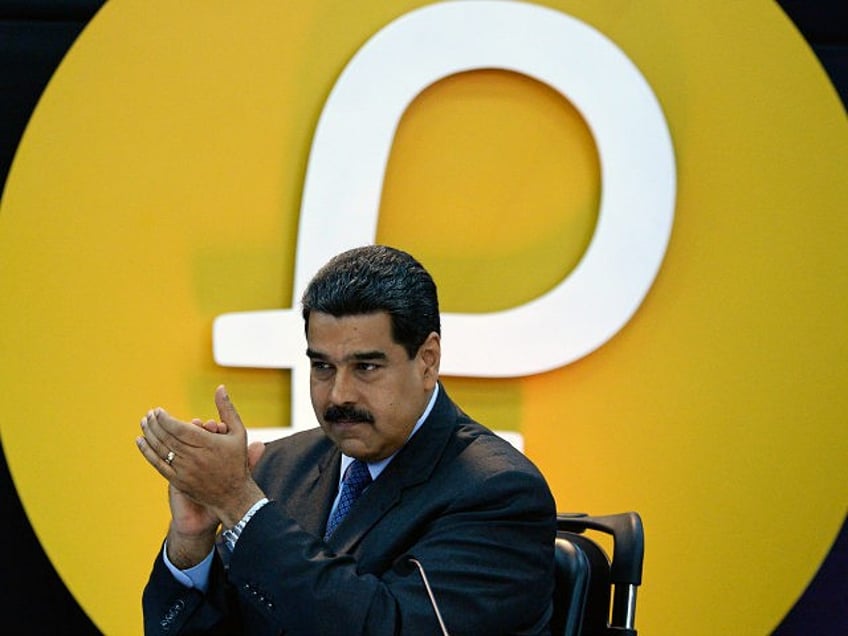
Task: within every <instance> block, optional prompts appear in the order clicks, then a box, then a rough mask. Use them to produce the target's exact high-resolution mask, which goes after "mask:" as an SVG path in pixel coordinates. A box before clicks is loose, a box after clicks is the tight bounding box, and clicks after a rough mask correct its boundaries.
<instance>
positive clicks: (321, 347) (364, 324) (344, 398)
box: [306, 312, 441, 461]
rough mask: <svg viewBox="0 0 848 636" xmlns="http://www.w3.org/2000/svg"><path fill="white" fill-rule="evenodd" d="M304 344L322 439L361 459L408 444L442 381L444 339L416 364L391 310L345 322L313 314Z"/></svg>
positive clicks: (430, 343) (432, 340) (435, 339)
mask: <svg viewBox="0 0 848 636" xmlns="http://www.w3.org/2000/svg"><path fill="white" fill-rule="evenodd" d="M306 341H307V346H308V348H307V352H306V353H307V355H308V356H309V358H310V360H311V361H312V371H311V379H310V391H311V395H312V408H313V409H314V410H315V416H316V417H317V418H318V422H319V423H320V425H321V428H322V429H323V430H324V433H325V434H326V435H327V436H328V437H329V438H330V439H331V440H333V442H334V443H335V444H336V445H337V446H338V447H339V448H340V449H341V450H342V452H343V453H345V454H346V455H350V456H351V457H355V458H356V459H360V460H363V461H376V460H380V459H383V458H385V457H388V456H389V455H391V454H392V453H394V452H395V451H397V450H398V449H399V448H400V447H401V446H403V444H404V443H405V442H406V440H407V438H408V437H409V434H410V432H412V428H413V427H414V426H415V422H416V421H417V420H418V418H419V417H420V416H421V414H422V413H423V412H424V408H425V407H426V406H427V400H428V399H429V397H430V394H431V392H432V390H433V388H434V387H435V385H436V382H437V379H438V371H439V360H440V357H441V349H440V341H439V336H438V334H436V333H431V334H430V336H429V337H428V338H427V340H426V341H425V342H424V344H423V345H421V347H420V348H419V350H418V352H417V354H416V355H415V357H414V358H412V359H411V360H410V359H409V356H408V355H407V353H406V349H404V348H403V347H402V346H401V345H399V344H397V343H396V342H395V341H394V340H393V339H392V325H391V318H390V317H389V314H388V313H386V312H378V313H373V314H362V315H355V316H343V317H341V318H336V317H334V316H331V315H330V314H325V313H321V312H312V313H311V314H310V316H309V329H308V332H307V334H306Z"/></svg>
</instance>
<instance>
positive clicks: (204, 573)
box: [162, 541, 215, 594]
mask: <svg viewBox="0 0 848 636" xmlns="http://www.w3.org/2000/svg"><path fill="white" fill-rule="evenodd" d="M214 557H215V548H214V547H213V548H212V550H211V551H210V552H209V554H208V555H207V556H206V558H205V559H203V561H201V562H200V563H198V564H197V565H195V566H193V567H190V568H188V569H187V570H181V569H179V568H178V567H177V566H176V565H174V564H173V563H171V560H170V559H169V558H168V542H167V541H165V545H164V547H163V548H162V558H163V559H164V560H165V566H166V567H167V568H168V569H169V570H170V571H171V574H173V575H174V578H175V579H177V581H179V582H180V583H182V584H183V585H185V586H186V587H190V588H196V589H198V590H200V591H201V592H203V593H204V594H205V593H206V590H207V588H208V587H209V572H210V571H211V570H212V559H213V558H214Z"/></svg>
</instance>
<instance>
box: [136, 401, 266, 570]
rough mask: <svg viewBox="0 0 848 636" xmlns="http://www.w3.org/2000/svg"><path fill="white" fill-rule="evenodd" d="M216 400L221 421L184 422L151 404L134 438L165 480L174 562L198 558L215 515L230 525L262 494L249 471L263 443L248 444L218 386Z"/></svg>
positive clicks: (210, 539)
mask: <svg viewBox="0 0 848 636" xmlns="http://www.w3.org/2000/svg"><path fill="white" fill-rule="evenodd" d="M215 404H216V406H217V408H218V414H219V416H220V418H221V421H220V422H214V421H211V420H210V421H207V422H203V421H202V420H197V419H195V420H193V421H192V422H191V423H185V422H181V421H179V420H177V419H175V418H173V417H171V416H170V415H169V414H168V413H167V412H166V411H165V410H164V409H161V408H158V409H155V410H153V411H151V412H149V413H148V414H147V416H146V417H145V418H143V419H142V422H141V428H142V432H143V437H139V438H138V439H137V440H136V443H137V445H138V448H139V450H140V451H141V453H142V454H143V455H144V457H145V459H147V461H148V463H150V465H151V466H153V468H155V469H156V470H157V471H158V472H159V474H161V475H162V476H163V477H165V479H167V480H168V482H169V484H170V487H169V500H170V505H171V516H172V521H171V529H170V531H169V543H168V545H169V557H172V556H173V558H172V561H173V562H174V564H175V565H177V566H178V567H184V565H185V563H188V564H189V565H192V564H193V563H190V562H191V561H194V562H195V563H196V562H199V560H200V559H202V558H203V557H205V556H206V554H208V552H209V550H210V549H211V547H212V544H213V543H214V538H215V531H216V530H217V527H218V523H219V521H220V522H221V523H223V524H224V525H225V526H232V525H234V524H235V523H236V522H237V521H238V520H239V519H241V517H242V516H243V515H244V513H245V512H247V510H248V509H249V508H250V507H251V506H252V505H253V504H254V503H256V502H257V501H258V500H259V499H261V498H262V497H263V496H264V494H263V493H262V491H261V490H260V489H259V487H258V486H257V485H256V483H255V482H254V481H253V479H252V478H251V477H250V470H251V469H252V468H253V466H255V464H256V462H258V461H259V459H260V457H261V456H262V452H263V451H264V448H265V447H264V444H262V443H261V442H256V443H254V444H251V445H250V447H249V448H248V447H247V443H246V441H247V432H246V431H245V428H244V425H243V424H242V422H241V418H240V417H239V415H238V412H237V411H236V409H235V407H234V406H233V404H232V402H230V400H229V397H228V395H227V392H226V389H225V388H224V387H223V386H220V387H218V389H217V390H216V392H215ZM172 547H173V548H174V549H173V552H174V554H173V555H172ZM183 551H184V552H185V554H184V555H183V554H182V552H183ZM201 553H202V554H201ZM198 556H200V558H197V557H198ZM183 557H184V558H183ZM195 559H196V560H195ZM178 561H180V562H181V563H177V562H178Z"/></svg>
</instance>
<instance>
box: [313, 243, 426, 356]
mask: <svg viewBox="0 0 848 636" xmlns="http://www.w3.org/2000/svg"><path fill="white" fill-rule="evenodd" d="M302 303H303V320H304V323H305V329H306V330H307V333H308V331H309V314H310V312H313V311H318V312H322V313H326V314H330V315H332V316H335V317H337V318H338V317H341V316H353V315H360V314H373V313H379V312H383V311H385V312H387V313H388V314H389V316H390V318H391V320H392V338H393V339H394V341H395V342H396V343H398V344H399V345H402V346H403V347H404V349H406V352H407V354H408V355H409V357H410V359H411V358H414V357H415V355H416V354H417V353H418V349H419V348H420V347H421V345H422V344H424V341H425V340H426V339H427V336H429V335H430V334H431V333H432V332H434V331H435V332H436V333H439V334H440V333H441V325H440V323H439V299H438V295H437V292H436V283H435V282H433V278H432V277H431V276H430V274H429V273H428V272H427V270H426V269H424V266H423V265H421V263H419V262H418V261H416V260H415V259H414V258H413V257H412V256H410V255H409V254H407V253H406V252H403V251H401V250H398V249H395V248H392V247H386V246H385V245H368V246H366V247H358V248H355V249H352V250H348V251H347V252H342V253H341V254H339V255H338V256H334V257H333V258H332V259H330V261H329V262H328V263H327V264H326V265H324V267H322V268H321V269H320V270H319V271H318V273H317V274H315V277H314V278H313V279H312V281H311V282H310V283H309V286H308V287H307V288H306V292H304V294H303V299H302Z"/></svg>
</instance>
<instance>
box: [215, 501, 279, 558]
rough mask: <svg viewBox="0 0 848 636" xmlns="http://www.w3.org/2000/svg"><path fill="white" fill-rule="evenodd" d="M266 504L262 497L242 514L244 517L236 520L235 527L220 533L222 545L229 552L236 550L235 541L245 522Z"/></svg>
mask: <svg viewBox="0 0 848 636" xmlns="http://www.w3.org/2000/svg"><path fill="white" fill-rule="evenodd" d="M266 503H268V498H267V497H262V499H260V500H259V501H257V502H256V503H255V504H253V505H252V506H251V507H250V510H248V511H247V512H245V513H244V516H243V517H242V518H241V519H239V520H238V523H236V525H234V526H233V527H232V528H229V529H227V530H224V531H223V532H222V533H221V535H222V536H223V537H224V543H225V544H226V546H227V548H229V550H230V552H232V551H233V550H235V549H236V541H238V539H239V537H240V536H241V533H242V531H243V530H244V528H245V526H247V522H248V521H250V518H251V517H252V516H253V515H255V514H256V513H257V512H258V511H259V509H260V508H261V507H262V506H264V505H265V504H266Z"/></svg>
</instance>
